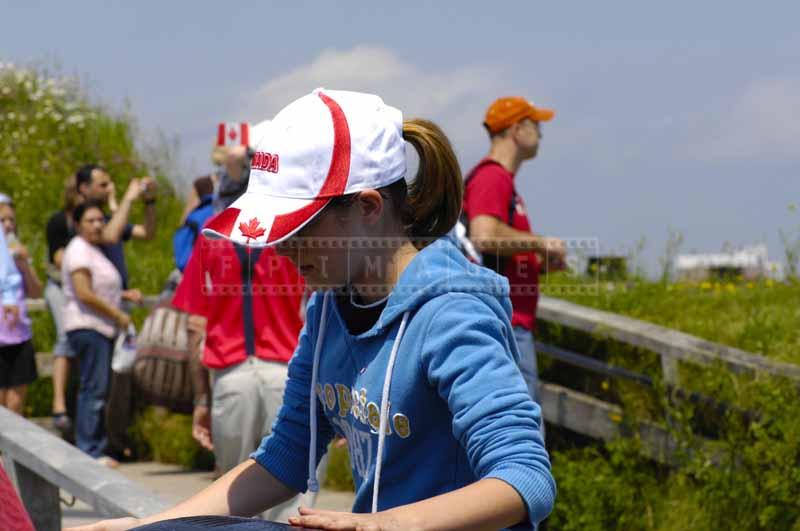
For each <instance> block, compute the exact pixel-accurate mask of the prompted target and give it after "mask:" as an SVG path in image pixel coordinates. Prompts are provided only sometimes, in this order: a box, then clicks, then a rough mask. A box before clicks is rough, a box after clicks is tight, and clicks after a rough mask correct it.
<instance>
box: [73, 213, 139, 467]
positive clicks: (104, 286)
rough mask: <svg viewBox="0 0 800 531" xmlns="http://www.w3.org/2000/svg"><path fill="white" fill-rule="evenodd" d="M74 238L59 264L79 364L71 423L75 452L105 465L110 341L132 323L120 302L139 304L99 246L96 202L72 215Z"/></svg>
mask: <svg viewBox="0 0 800 531" xmlns="http://www.w3.org/2000/svg"><path fill="white" fill-rule="evenodd" d="M73 220H74V222H75V229H76V232H77V235H76V236H75V237H74V238H73V239H72V240H71V241H70V243H69V245H67V248H66V249H65V250H64V257H63V259H62V262H61V274H62V277H63V281H62V284H63V286H64V297H65V299H66V304H65V306H64V329H65V330H66V332H67V340H68V341H69V345H70V348H72V350H73V352H75V354H76V355H77V356H78V359H79V362H80V389H79V391H78V407H77V414H76V424H75V440H76V443H77V446H78V448H80V449H81V450H83V451H84V452H86V453H87V454H89V455H91V456H92V457H95V458H97V459H98V460H101V461H103V462H104V464H107V465H109V466H116V462H115V461H114V460H113V459H111V458H110V457H108V456H105V455H104V454H103V452H104V451H105V448H106V445H107V442H108V441H107V437H106V430H105V422H104V412H105V405H106V399H107V397H108V389H109V383H110V380H111V355H112V352H113V347H114V338H115V336H116V335H117V333H118V331H119V330H125V329H126V328H127V327H128V325H129V324H130V322H131V318H130V316H129V315H128V314H126V313H125V312H123V311H122V310H121V309H120V303H121V301H122V299H123V298H124V299H127V300H131V301H132V302H141V298H142V295H141V293H140V292H139V290H127V291H123V289H122V278H121V277H120V275H119V272H118V271H117V268H116V267H114V264H112V263H111V261H110V260H109V259H108V258H107V257H106V255H105V254H104V252H103V248H102V246H101V242H102V233H103V225H105V218H104V216H103V211H102V208H101V205H100V204H99V203H96V202H93V201H87V202H85V203H83V204H81V205H78V206H77V207H76V208H75V210H74V211H73Z"/></svg>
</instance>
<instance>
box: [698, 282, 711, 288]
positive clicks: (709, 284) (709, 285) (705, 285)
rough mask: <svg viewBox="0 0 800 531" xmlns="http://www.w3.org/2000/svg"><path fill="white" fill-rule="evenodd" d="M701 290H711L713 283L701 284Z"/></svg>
mask: <svg viewBox="0 0 800 531" xmlns="http://www.w3.org/2000/svg"><path fill="white" fill-rule="evenodd" d="M700 288H701V289H711V282H707V281H706V282H703V283H702V284H700Z"/></svg>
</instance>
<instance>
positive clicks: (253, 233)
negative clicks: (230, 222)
mask: <svg viewBox="0 0 800 531" xmlns="http://www.w3.org/2000/svg"><path fill="white" fill-rule="evenodd" d="M239 230H240V231H241V233H242V236H244V237H245V238H247V243H250V240H251V239H252V240H257V239H258V238H260V237H261V236H263V235H264V233H265V232H267V229H265V228H264V227H261V222H260V221H258V218H253V219H251V220H250V221H249V222H247V223H245V222H244V221H243V222H241V223H239Z"/></svg>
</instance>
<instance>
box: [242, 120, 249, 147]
mask: <svg viewBox="0 0 800 531" xmlns="http://www.w3.org/2000/svg"><path fill="white" fill-rule="evenodd" d="M242 145H243V146H249V145H250V124H248V123H243V124H242Z"/></svg>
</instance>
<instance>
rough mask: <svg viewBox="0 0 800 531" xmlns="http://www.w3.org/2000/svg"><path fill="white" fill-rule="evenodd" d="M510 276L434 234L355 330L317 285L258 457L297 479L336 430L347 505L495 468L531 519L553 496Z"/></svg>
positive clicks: (425, 489) (300, 485)
mask: <svg viewBox="0 0 800 531" xmlns="http://www.w3.org/2000/svg"><path fill="white" fill-rule="evenodd" d="M508 290H509V288H508V282H507V281H506V280H505V279H504V278H503V277H500V276H498V275H496V274H495V273H493V272H492V271H490V270H488V269H486V268H483V267H479V266H476V265H475V264H472V263H470V262H469V261H467V260H466V259H465V258H464V256H463V255H462V254H461V252H460V251H459V250H458V249H457V248H456V247H455V246H454V245H453V244H452V243H451V242H449V241H448V240H447V239H440V240H437V241H436V242H434V243H432V244H431V245H429V246H428V247H426V248H425V249H423V250H422V251H420V252H419V253H418V254H417V256H416V257H415V258H414V259H413V260H412V261H411V263H410V264H409V265H408V267H407V268H406V269H405V271H403V273H402V275H401V277H400V280H399V282H398V283H397V285H396V286H395V287H394V289H393V290H392V293H391V295H390V296H389V298H388V300H387V302H386V306H385V308H384V309H383V311H382V313H381V315H380V317H379V319H378V321H377V322H376V323H375V324H374V325H373V326H372V328H371V329H369V330H367V331H366V332H364V333H362V334H360V335H355V336H354V335H351V334H350V333H349V331H348V329H347V327H346V326H345V323H344V320H343V319H342V316H341V315H340V313H339V310H338V308H337V305H336V302H335V297H334V296H333V294H332V293H330V292H328V293H325V294H321V293H315V294H314V295H313V296H312V298H311V300H310V302H309V305H308V311H307V318H306V325H305V327H304V328H303V330H302V331H301V333H300V340H299V344H298V347H297V350H296V351H295V354H294V356H293V358H292V360H291V362H290V363H289V379H288V382H287V385H286V391H285V395H284V404H283V406H282V407H281V409H280V412H279V414H278V418H277V420H276V422H275V425H274V426H273V432H272V434H271V435H270V436H268V437H266V438H265V439H264V440H263V441H262V443H261V445H260V446H259V448H258V450H256V452H254V453H253V455H252V457H253V458H254V459H255V460H256V462H258V463H259V464H260V465H262V466H263V467H264V468H266V469H267V470H268V471H269V472H270V473H271V474H272V475H273V476H275V477H276V478H277V479H279V480H280V481H282V482H283V483H285V484H286V485H288V486H290V487H292V488H294V489H296V490H298V491H300V492H305V490H306V487H307V482H308V486H311V487H312V488H314V487H315V482H316V477H315V473H313V472H312V474H309V470H310V468H309V466H308V465H309V462H313V463H314V467H311V470H315V469H316V465H317V464H318V463H319V459H320V458H321V456H322V455H323V453H324V452H325V450H326V448H327V445H328V443H329V442H330V441H331V439H332V438H333V436H334V433H337V434H339V435H341V436H344V437H345V438H346V439H347V443H348V446H349V450H350V457H351V460H352V471H353V478H354V480H355V486H356V498H355V504H354V507H353V511H354V512H360V513H365V512H370V510H371V509H372V508H373V507H374V506H375V500H374V498H375V499H376V501H377V503H376V505H377V507H376V508H377V510H379V511H381V510H386V509H390V508H393V507H397V506H400V505H405V504H409V503H413V502H416V501H420V500H423V499H426V498H430V497H433V496H436V495H439V494H444V493H446V492H450V491H453V490H456V489H458V488H461V487H464V486H466V485H469V484H471V483H474V482H475V481H478V480H479V479H483V478H497V479H500V480H502V481H504V482H506V483H508V484H509V485H511V486H512V487H513V488H514V489H516V491H517V492H518V493H519V494H520V496H521V497H522V499H523V500H524V502H525V505H526V507H527V509H528V517H529V520H530V521H529V522H523V523H522V524H521V525H520V526H518V527H517V528H519V529H530V528H531V527H532V525H531V522H534V523H536V522H539V521H541V520H543V519H544V518H545V517H546V516H547V515H548V514H549V512H550V510H551V509H552V507H553V502H554V499H555V482H554V480H553V477H552V475H551V473H550V462H549V458H548V455H547V452H546V451H545V448H544V444H543V442H542V438H541V434H540V431H539V423H540V422H541V414H540V409H539V406H538V405H536V404H535V403H534V402H533V401H532V400H531V398H530V396H529V395H528V390H527V387H526V385H525V382H524V380H523V378H522V375H521V374H520V372H519V369H518V368H517V360H518V358H519V352H518V350H517V346H516V342H515V340H514V333H513V330H512V327H511V303H510V301H509V298H508ZM393 352H394V356H393ZM315 357H316V360H317V361H316V362H315ZM315 365H316V366H317V367H316V371H315ZM392 365H393V366H392ZM315 372H316V374H314V373H315ZM312 388H313V394H312V391H311V389H312ZM385 392H386V393H388V394H386V395H385V396H386V397H387V398H388V400H385V399H383V396H384V393H385ZM311 397H316V398H318V400H316V399H313V398H311ZM384 406H385V407H386V411H385V414H383V415H382V414H381V411H382V409H383V408H384ZM382 424H383V425H384V426H385V430H384V437H379V433H380V431H381V430H380V426H381V425H382ZM382 439H383V440H382ZM379 446H383V452H382V453H380V454H379V452H378V448H379ZM378 455H382V456H383V457H382V459H379V457H378ZM309 476H311V479H310V481H309ZM376 476H377V477H378V479H379V480H378V481H377V482H376ZM376 483H377V489H376ZM376 490H377V493H376V492H375V491H376Z"/></svg>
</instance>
